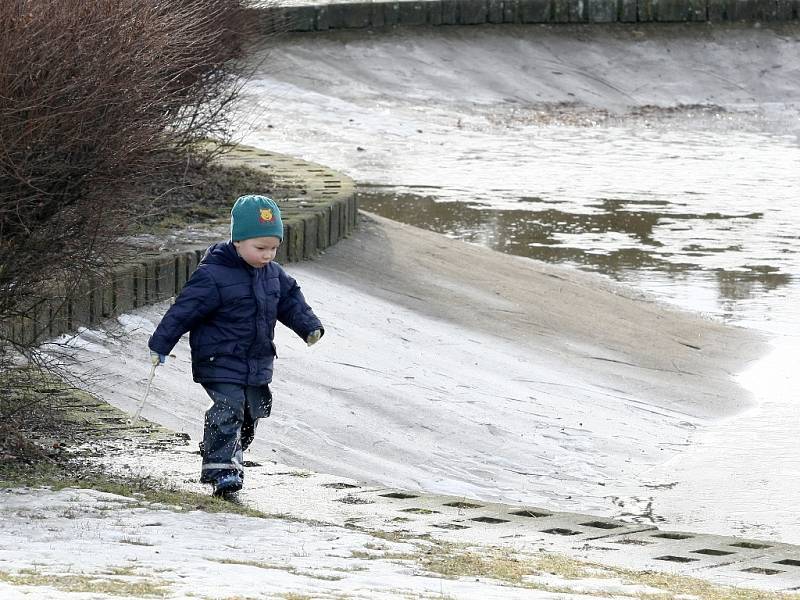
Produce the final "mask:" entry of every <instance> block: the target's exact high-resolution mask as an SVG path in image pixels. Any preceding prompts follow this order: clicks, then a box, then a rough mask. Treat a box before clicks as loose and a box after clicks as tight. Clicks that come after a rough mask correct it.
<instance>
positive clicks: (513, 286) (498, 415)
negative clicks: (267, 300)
mask: <svg viewBox="0 0 800 600" xmlns="http://www.w3.org/2000/svg"><path fill="white" fill-rule="evenodd" d="M289 271H290V272H291V273H292V274H293V275H294V276H296V277H297V279H298V281H299V282H300V284H301V286H302V287H303V290H304V292H305V294H306V296H307V298H308V299H309V301H310V303H311V304H312V306H314V308H315V309H316V311H317V313H318V314H319V315H320V317H321V318H322V320H323V322H324V323H325V325H326V331H327V333H326V336H325V338H324V340H323V342H322V343H320V344H318V345H316V346H314V347H313V348H311V349H309V348H307V347H306V346H305V344H304V343H303V342H302V341H301V340H299V339H296V338H294V336H293V335H292V334H291V333H290V332H288V330H282V332H281V333H280V335H279V337H278V353H279V355H280V358H279V359H278V361H277V362H276V378H275V381H274V382H273V391H274V395H275V407H274V411H273V416H272V417H271V418H270V419H268V420H267V421H265V422H264V423H262V425H261V427H260V429H259V433H258V436H257V438H256V441H255V443H254V444H253V446H252V451H251V452H252V456H253V457H254V460H257V461H261V460H277V461H279V462H281V463H284V464H288V465H291V466H293V467H302V468H310V469H313V470H315V471H319V472H323V473H332V474H338V475H342V476H348V477H352V478H354V479H356V480H359V481H365V482H368V483H375V484H382V485H386V486H390V487H395V488H401V489H408V490H422V491H427V492H438V493H447V494H452V495H457V496H463V497H467V498H475V499H483V500H494V501H501V502H506V503H530V504H534V505H542V506H547V507H549V508H551V509H555V510H570V511H575V512H592V513H597V514H600V515H605V516H617V517H624V518H626V519H629V520H634V521H637V520H638V521H640V522H647V523H654V522H655V523H665V524H666V525H667V526H669V525H677V524H681V523H683V521H681V516H682V515H692V517H693V521H692V526H693V527H694V528H696V529H699V530H703V531H711V532H715V533H720V534H730V533H738V534H745V535H750V534H753V535H756V536H757V535H758V534H761V533H763V531H764V529H763V528H764V527H767V526H771V525H773V524H774V522H775V518H776V515H781V514H782V513H777V512H775V511H773V512H772V513H766V512H762V511H753V510H751V509H752V507H750V506H748V505H747V504H742V505H740V504H738V503H739V501H740V500H739V487H738V485H739V483H738V481H736V480H731V481H726V482H725V485H726V486H727V487H725V488H723V489H720V488H716V489H715V490H714V491H715V492H716V493H715V494H713V496H714V502H709V503H708V504H707V505H706V506H705V507H704V510H703V511H702V512H700V513H698V511H697V505H696V503H695V501H694V498H693V496H692V495H686V494H681V493H680V492H681V488H682V482H681V481H677V482H676V481H675V478H674V472H673V469H666V470H663V471H660V470H659V468H660V465H665V464H669V463H668V461H669V460H670V459H672V460H674V461H681V460H683V459H685V458H686V457H691V456H695V455H694V454H693V452H694V450H695V444H696V439H697V438H696V434H697V432H698V430H699V432H701V433H702V432H704V431H706V430H707V428H708V427H710V426H712V425H715V424H717V423H719V421H720V419H724V418H727V417H730V416H731V415H733V414H736V413H737V412H739V411H741V410H742V409H744V408H746V407H747V406H749V403H750V395H749V394H748V392H747V391H746V390H745V389H744V388H742V387H741V386H740V385H738V384H737V383H736V382H735V381H734V379H733V375H734V373H735V372H736V371H740V370H743V369H744V368H745V366H746V365H747V364H748V363H750V362H752V361H754V360H755V359H756V358H758V357H759V356H760V355H761V354H762V353H763V352H764V351H765V350H766V347H765V345H764V344H763V343H762V342H761V341H760V340H759V339H758V337H757V336H756V335H755V334H754V333H752V332H746V331H744V330H737V329H735V328H729V327H725V326H723V325H721V324H719V323H715V322H713V321H710V320H707V319H702V318H699V317H697V316H695V315H692V314H690V313H683V312H679V311H676V310H674V309H669V308H667V307H665V306H663V305H660V304H658V303H656V302H654V301H653V300H652V298H647V297H644V296H641V295H640V294H638V293H636V292H633V291H631V290H629V289H626V288H623V287H619V286H614V285H612V284H610V283H609V282H607V280H605V279H603V278H601V277H598V276H593V275H588V274H583V273H579V272H576V271H574V270H572V269H568V268H559V267H551V266H547V265H543V264H539V263H535V262H532V261H529V260H526V259H522V258H515V257H508V256H505V255H502V254H500V253H496V252H491V251H488V250H485V249H482V248H479V247H476V246H472V245H469V244H464V243H462V242H457V241H452V240H448V239H445V238H442V237H440V236H437V235H436V234H432V233H428V232H424V231H421V230H417V229H414V228H410V227H407V226H403V225H399V224H397V223H394V222H392V221H388V220H384V219H374V220H372V219H369V220H365V222H364V223H363V224H362V227H361V230H360V231H359V232H358V233H356V234H355V235H354V236H353V237H352V238H351V239H348V240H345V241H342V242H340V243H339V244H338V245H337V246H336V247H334V248H332V249H330V250H329V251H328V253H327V254H326V255H325V256H322V257H320V258H319V259H317V260H315V261H312V262H309V263H304V264H300V265H291V266H290V267H289ZM165 310H166V305H163V304H162V305H157V306H152V307H147V308H144V309H141V310H138V311H136V312H135V313H133V314H130V315H125V316H123V317H121V318H120V319H119V323H120V324H121V325H122V327H123V329H124V330H125V331H126V335H124V336H122V337H116V336H113V335H110V334H109V332H107V331H102V330H98V331H84V332H82V334H81V336H80V338H78V339H77V340H75V342H74V345H75V347H76V349H75V356H76V358H78V359H79V361H80V363H79V364H78V365H75V366H74V367H73V368H74V369H75V371H76V373H83V374H87V375H92V376H93V377H94V382H93V384H92V386H91V387H92V391H93V393H95V394H98V395H100V396H101V397H103V398H104V399H106V400H108V401H109V402H110V403H111V404H113V405H115V406H118V407H120V408H122V409H124V410H127V411H128V412H130V413H133V412H135V411H136V408H137V406H138V404H139V402H140V399H141V397H142V394H143V393H144V388H145V382H146V379H147V375H148V372H149V362H148V356H147V348H146V344H147V339H148V337H149V335H150V333H151V332H152V330H153V329H154V327H155V325H156V323H157V322H158V320H159V319H160V317H161V315H162V314H163V312H164V311H165ZM174 354H175V358H174V359H171V360H170V361H168V364H167V365H166V366H165V367H163V368H160V369H159V370H158V372H157V375H156V378H155V381H154V383H153V386H152V390H151V394H150V398H149V400H148V403H147V406H145V408H144V412H143V414H144V415H145V416H146V417H147V418H149V419H150V420H153V421H156V422H158V423H161V424H163V425H165V426H167V427H169V428H171V429H174V430H176V431H182V432H186V433H188V434H190V435H191V436H192V437H193V438H194V439H195V440H196V439H198V438H199V436H200V433H201V430H202V415H203V412H204V410H205V408H206V407H207V405H208V402H209V400H208V398H207V397H206V395H205V393H204V391H203V390H202V388H201V387H200V386H198V385H197V384H194V383H192V381H191V375H190V364H189V352H188V344H187V343H186V341H185V340H184V341H182V342H181V343H180V344H179V345H178V346H177V347H176V349H175V352H174ZM697 456H698V461H699V462H698V464H696V466H695V468H694V469H691V470H689V471H688V472H687V473H686V474H685V477H686V478H687V479H691V478H692V476H694V475H695V474H696V475H697V478H698V479H701V478H702V475H703V473H704V469H705V468H706V463H707V461H708V460H711V459H715V458H718V457H710V456H705V457H704V458H703V460H700V458H702V457H700V455H697ZM769 486H770V490H771V493H773V494H775V495H776V497H779V498H786V506H791V505H792V504H791V502H790V501H789V496H791V494H793V493H795V491H796V490H795V489H794V486H793V485H792V484H791V482H785V481H780V480H779V479H778V478H775V479H771V480H769ZM675 490H677V491H675ZM667 497H668V498H669V502H668V503H665V504H664V506H663V507H662V498H667ZM748 499H749V498H748ZM662 508H663V510H662ZM793 523H794V521H793V519H792V518H791V515H789V514H788V513H787V514H786V516H785V518H784V517H782V516H781V525H782V529H781V539H783V540H784V541H792V540H793V539H799V538H800V535H799V533H798V531H797V524H796V523H794V524H793ZM770 531H771V530H770Z"/></svg>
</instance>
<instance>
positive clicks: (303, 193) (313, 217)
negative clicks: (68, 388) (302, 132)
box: [0, 145, 358, 347]
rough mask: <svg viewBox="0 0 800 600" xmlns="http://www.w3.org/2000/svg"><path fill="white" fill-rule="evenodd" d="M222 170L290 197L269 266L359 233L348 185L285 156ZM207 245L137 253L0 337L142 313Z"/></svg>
mask: <svg viewBox="0 0 800 600" xmlns="http://www.w3.org/2000/svg"><path fill="white" fill-rule="evenodd" d="M216 160H217V162H219V163H221V164H223V165H229V166H246V167H249V168H252V169H264V170H266V171H267V172H268V173H269V175H270V177H271V178H272V179H273V181H274V182H275V186H276V187H279V188H293V189H296V190H297V195H296V196H291V197H289V198H283V199H280V198H278V199H276V201H277V202H278V205H279V206H280V207H281V213H282V216H283V222H284V240H283V243H282V244H281V246H280V248H279V250H278V255H277V257H276V260H277V261H278V262H279V263H286V262H289V263H291V262H299V261H302V260H306V259H309V258H313V257H314V256H316V255H317V254H319V253H320V252H321V251H323V250H325V249H326V248H328V247H329V246H332V245H333V244H335V243H336V242H338V241H339V240H340V239H342V238H344V237H347V236H349V235H350V234H351V233H352V231H353V230H354V229H355V227H356V226H357V225H358V205H357V201H356V194H355V184H354V182H353V180H352V179H350V178H349V177H347V176H346V175H343V174H342V173H339V172H337V171H334V170H333V169H329V168H328V167H325V166H322V165H318V164H316V163H312V162H308V161H305V160H301V159H298V158H294V157H291V156H287V155H284V154H278V153H276V152H269V151H267V150H262V149H260V148H255V147H252V146H244V145H237V146H235V147H233V148H231V149H230V150H229V151H228V152H227V153H226V154H224V155H222V156H221V157H219V158H217V159H216ZM206 248H207V245H206V244H203V245H202V246H200V245H194V246H192V245H187V246H185V247H182V248H181V249H180V250H177V251H166V252H140V253H138V254H137V255H136V257H135V259H133V260H131V261H129V262H127V263H125V264H123V265H120V266H118V267H116V268H115V269H114V270H113V271H112V272H111V273H110V275H109V276H108V277H107V278H105V279H103V280H95V281H90V282H87V283H86V284H85V285H84V286H82V288H81V289H80V291H79V292H78V293H77V294H70V295H69V296H70V297H69V298H68V297H67V294H65V293H63V292H59V291H58V286H56V287H55V291H54V292H53V293H52V294H51V295H50V296H49V297H48V298H46V299H44V300H43V301H42V302H40V303H38V304H37V306H36V307H35V309H34V310H33V311H32V312H33V315H32V316H26V317H17V318H15V319H12V320H10V321H6V322H3V323H0V327H2V328H3V329H4V332H3V333H4V337H5V338H6V339H9V340H11V341H13V342H14V343H17V344H20V345H22V346H25V347H30V346H32V345H35V344H37V343H40V342H44V341H45V340H47V339H51V338H55V337H58V336H60V335H63V334H65V333H69V332H74V331H76V330H78V329H79V328H80V327H89V326H91V325H94V324H97V323H100V322H101V321H103V320H105V319H108V318H111V317H115V316H118V315H120V314H123V313H125V312H128V311H131V310H133V309H135V308H139V307H141V306H146V305H148V304H153V303H155V302H161V301H163V300H166V299H168V298H170V297H172V296H175V295H176V294H177V293H178V292H180V290H181V289H182V288H183V286H184V284H185V283H186V281H187V280H188V279H189V276H190V275H191V274H192V272H193V271H194V270H195V268H196V267H197V265H198V263H199V262H200V259H201V258H202V256H203V253H204V252H205V250H206Z"/></svg>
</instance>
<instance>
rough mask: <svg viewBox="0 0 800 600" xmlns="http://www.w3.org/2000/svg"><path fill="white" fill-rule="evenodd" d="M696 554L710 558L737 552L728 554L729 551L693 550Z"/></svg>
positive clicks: (712, 549)
mask: <svg viewBox="0 0 800 600" xmlns="http://www.w3.org/2000/svg"><path fill="white" fill-rule="evenodd" d="M691 552H693V553H694V554H708V555H709V556H727V555H728V554H736V552H728V551H727V550H715V549H714V548H702V549H701V550H691Z"/></svg>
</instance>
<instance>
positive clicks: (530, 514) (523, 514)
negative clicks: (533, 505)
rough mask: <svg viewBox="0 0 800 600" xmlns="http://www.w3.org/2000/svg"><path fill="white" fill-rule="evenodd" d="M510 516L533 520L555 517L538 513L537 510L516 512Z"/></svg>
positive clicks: (550, 514)
mask: <svg viewBox="0 0 800 600" xmlns="http://www.w3.org/2000/svg"><path fill="white" fill-rule="evenodd" d="M509 514H511V515H517V516H518V517H533V518H541V517H551V516H553V515H552V513H546V512H536V511H535V510H515V511H512V512H510V513H509Z"/></svg>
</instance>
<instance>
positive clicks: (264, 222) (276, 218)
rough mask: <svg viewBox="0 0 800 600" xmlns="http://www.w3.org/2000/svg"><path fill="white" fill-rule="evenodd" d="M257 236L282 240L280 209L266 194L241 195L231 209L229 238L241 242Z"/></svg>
mask: <svg viewBox="0 0 800 600" xmlns="http://www.w3.org/2000/svg"><path fill="white" fill-rule="evenodd" d="M257 237H276V238H278V239H279V240H283V221H281V210H280V209H279V208H278V205H277V204H276V203H275V201H274V200H273V199H272V198H268V197H267V196H257V195H253V194H251V195H247V196H241V197H239V198H237V200H236V202H235V203H234V205H233V208H232V209H231V240H232V241H234V242H241V241H242V240H249V239H250V238H257Z"/></svg>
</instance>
